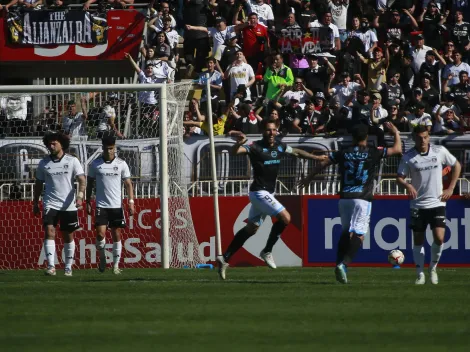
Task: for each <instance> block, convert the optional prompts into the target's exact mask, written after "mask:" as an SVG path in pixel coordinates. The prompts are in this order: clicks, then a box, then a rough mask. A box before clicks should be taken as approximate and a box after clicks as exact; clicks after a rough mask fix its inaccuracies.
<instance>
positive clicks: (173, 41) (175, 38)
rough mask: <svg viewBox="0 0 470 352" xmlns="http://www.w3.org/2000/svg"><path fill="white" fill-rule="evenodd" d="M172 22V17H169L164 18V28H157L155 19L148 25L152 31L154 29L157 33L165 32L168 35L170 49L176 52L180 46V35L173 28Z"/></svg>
mask: <svg viewBox="0 0 470 352" xmlns="http://www.w3.org/2000/svg"><path fill="white" fill-rule="evenodd" d="M171 21H172V20H171V17H169V16H168V17H163V19H162V23H163V27H162V28H160V27H157V26H155V25H154V20H153V19H152V20H151V21H150V22H149V23H148V24H147V25H148V27H149V28H150V29H153V30H154V31H155V32H156V33H159V32H164V33H165V34H166V37H167V38H168V42H169V44H170V47H171V48H172V49H173V50H175V51H176V47H177V46H178V42H179V35H178V32H177V31H175V30H174V29H173V28H172V26H171Z"/></svg>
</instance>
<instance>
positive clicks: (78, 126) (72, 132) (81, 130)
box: [62, 97, 88, 139]
mask: <svg viewBox="0 0 470 352" xmlns="http://www.w3.org/2000/svg"><path fill="white" fill-rule="evenodd" d="M81 103H82V110H83V112H80V111H78V110H77V105H76V104H75V101H73V100H71V101H69V102H68V104H67V107H68V115H66V116H64V117H63V118H62V129H63V130H64V132H65V134H67V135H68V136H70V137H71V138H73V139H76V138H80V137H83V136H86V134H87V133H86V120H87V118H88V109H87V103H86V98H85V97H82V98H81Z"/></svg>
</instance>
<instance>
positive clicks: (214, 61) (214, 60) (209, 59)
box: [206, 56, 217, 64]
mask: <svg viewBox="0 0 470 352" xmlns="http://www.w3.org/2000/svg"><path fill="white" fill-rule="evenodd" d="M211 61H212V62H213V63H214V64H216V63H217V61H216V59H215V58H214V57H213V56H209V57H208V58H207V59H206V62H211Z"/></svg>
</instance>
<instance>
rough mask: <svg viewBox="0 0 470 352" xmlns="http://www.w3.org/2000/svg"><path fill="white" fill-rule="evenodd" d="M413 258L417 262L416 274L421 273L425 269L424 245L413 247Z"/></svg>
mask: <svg viewBox="0 0 470 352" xmlns="http://www.w3.org/2000/svg"><path fill="white" fill-rule="evenodd" d="M413 260H414V262H415V264H416V274H417V275H419V274H421V273H422V272H423V270H424V246H423V245H421V246H416V245H415V246H414V247H413Z"/></svg>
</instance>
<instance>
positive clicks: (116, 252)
mask: <svg viewBox="0 0 470 352" xmlns="http://www.w3.org/2000/svg"><path fill="white" fill-rule="evenodd" d="M121 252H122V242H121V241H118V242H114V243H113V265H114V267H115V268H117V267H119V260H120V259H121Z"/></svg>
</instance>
